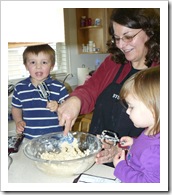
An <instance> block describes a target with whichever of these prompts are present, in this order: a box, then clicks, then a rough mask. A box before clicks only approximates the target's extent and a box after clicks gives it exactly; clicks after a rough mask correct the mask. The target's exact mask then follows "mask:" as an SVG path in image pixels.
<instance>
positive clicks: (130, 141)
mask: <svg viewBox="0 0 172 195" xmlns="http://www.w3.org/2000/svg"><path fill="white" fill-rule="evenodd" d="M132 144H133V138H131V137H129V136H124V137H121V139H120V145H121V147H125V146H131V145H132Z"/></svg>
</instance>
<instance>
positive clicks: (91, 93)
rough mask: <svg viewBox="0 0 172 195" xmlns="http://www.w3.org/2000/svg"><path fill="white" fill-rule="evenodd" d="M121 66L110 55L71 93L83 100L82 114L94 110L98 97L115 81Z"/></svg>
mask: <svg viewBox="0 0 172 195" xmlns="http://www.w3.org/2000/svg"><path fill="white" fill-rule="evenodd" d="M120 66H121V64H116V63H115V62H113V61H112V60H111V55H109V56H108V57H106V58H105V60H104V61H103V62H102V64H101V65H100V67H99V68H98V69H97V70H96V72H95V73H94V74H93V75H92V77H91V78H90V79H88V80H87V81H86V82H85V83H84V85H81V86H78V87H77V88H76V89H75V90H74V91H73V92H72V93H71V94H70V96H77V97H78V98H79V99H80V100H81V104H82V107H81V112H80V114H86V113H90V112H91V111H93V109H94V106H95V102H96V99H97V97H98V96H99V94H100V93H101V92H102V91H103V90H104V89H105V88H106V87H107V86H108V85H109V84H110V83H111V82H112V81H113V79H114V77H115V75H116V74H117V72H118V70H119V68H120ZM127 72H128V71H127Z"/></svg>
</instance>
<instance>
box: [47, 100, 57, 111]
mask: <svg viewBox="0 0 172 195" xmlns="http://www.w3.org/2000/svg"><path fill="white" fill-rule="evenodd" d="M47 108H48V109H49V110H50V111H51V112H57V108H58V103H57V101H54V100H53V101H50V102H47Z"/></svg>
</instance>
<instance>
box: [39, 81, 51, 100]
mask: <svg viewBox="0 0 172 195" xmlns="http://www.w3.org/2000/svg"><path fill="white" fill-rule="evenodd" d="M37 89H38V92H39V95H40V96H41V98H43V99H46V100H47V101H50V91H49V89H48V87H47V85H46V84H45V82H42V83H40V84H38V86H37Z"/></svg>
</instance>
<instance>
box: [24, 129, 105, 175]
mask: <svg viewBox="0 0 172 195" xmlns="http://www.w3.org/2000/svg"><path fill="white" fill-rule="evenodd" d="M71 134H72V135H73V137H74V138H76V140H77V143H78V147H79V149H80V150H81V151H89V154H87V155H85V157H78V158H77V159H71V160H59V161H58V160H44V159H42V158H41V154H43V153H45V152H49V153H50V152H53V153H55V152H57V153H59V152H61V139H62V138H63V132H57V133H50V134H46V135H43V136H40V137H38V138H34V139H32V140H30V141H29V142H28V143H27V144H26V145H25V146H24V154H25V155H26V156H27V157H28V158H30V159H31V160H33V162H34V163H35V165H36V167H37V168H38V169H40V170H41V171H43V172H45V173H46V174H53V175H57V176H71V175H78V174H80V173H83V172H84V171H86V170H88V169H89V168H90V167H91V166H92V165H93V164H94V163H95V158H96V155H97V154H98V152H100V150H101V141H100V140H99V139H98V138H97V137H96V136H94V135H91V134H89V133H84V132H72V133H71Z"/></svg>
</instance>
